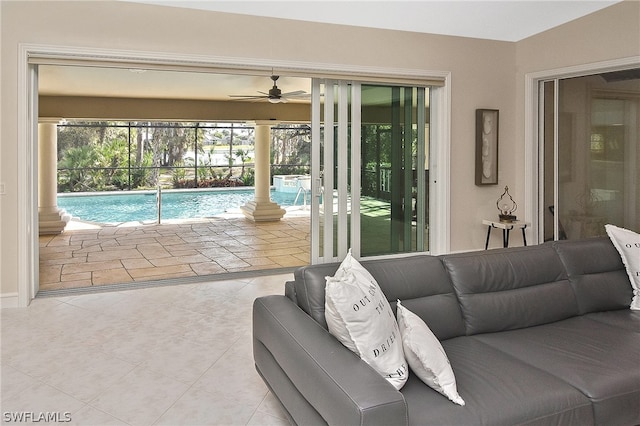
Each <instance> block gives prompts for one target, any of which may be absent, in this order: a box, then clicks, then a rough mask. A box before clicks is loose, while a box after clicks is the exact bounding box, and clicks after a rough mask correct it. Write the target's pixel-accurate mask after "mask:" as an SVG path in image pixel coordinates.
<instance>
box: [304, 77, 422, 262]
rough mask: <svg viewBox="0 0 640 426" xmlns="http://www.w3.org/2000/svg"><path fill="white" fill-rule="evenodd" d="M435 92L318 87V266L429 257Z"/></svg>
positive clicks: (319, 83) (314, 225)
mask: <svg viewBox="0 0 640 426" xmlns="http://www.w3.org/2000/svg"><path fill="white" fill-rule="evenodd" d="M427 111H428V89H426V88H416V87H400V86H385V85H372V84H360V83H358V82H345V81H331V80H320V79H315V80H314V81H313V87H312V109H311V115H312V119H311V121H312V159H311V164H312V171H311V176H312V193H313V194H314V197H313V199H312V216H311V230H312V244H311V247H312V248H311V260H312V263H323V262H332V261H337V260H340V259H342V258H343V257H344V256H345V255H346V253H347V250H349V249H351V250H352V253H353V254H354V256H356V257H366V256H380V255H393V254H401V253H410V252H419V251H426V250H428V240H429V238H428V221H427V218H428V206H429V197H428V188H429V181H428V172H429V161H428V135H429V126H428V123H427Z"/></svg>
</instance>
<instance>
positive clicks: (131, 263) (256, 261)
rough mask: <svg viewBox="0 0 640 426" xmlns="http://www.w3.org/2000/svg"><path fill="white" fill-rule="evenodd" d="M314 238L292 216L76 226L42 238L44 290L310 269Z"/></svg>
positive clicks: (305, 217)
mask: <svg viewBox="0 0 640 426" xmlns="http://www.w3.org/2000/svg"><path fill="white" fill-rule="evenodd" d="M297 208H298V209H300V207H297ZM309 234H310V219H309V211H308V210H291V209H288V211H287V214H286V215H285V217H284V218H283V219H282V220H280V221H278V222H264V223H254V222H252V221H250V220H247V219H245V218H244V217H243V216H242V214H241V213H239V211H238V212H236V213H231V214H225V215H221V216H216V217H214V218H209V219H198V220H179V221H164V222H163V223H162V224H160V225H156V224H141V223H140V222H135V223H125V224H121V225H118V226H115V225H112V226H96V225H92V224H87V223H82V222H78V221H72V222H70V223H69V224H68V225H67V229H66V230H65V232H63V233H62V234H60V235H55V236H53V235H45V236H40V253H39V256H40V290H43V291H46V290H59V289H67V288H78V287H91V286H101V285H108V284H116V283H118V284H120V283H135V282H145V281H153V280H158V279H175V278H185V277H198V276H208V275H214V274H224V273H229V272H243V271H255V270H268V269H279V268H293V267H297V266H302V265H306V264H308V263H309V259H310V257H309V256H310V255H309V251H310V244H311V243H310V239H309Z"/></svg>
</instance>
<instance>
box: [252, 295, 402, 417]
mask: <svg viewBox="0 0 640 426" xmlns="http://www.w3.org/2000/svg"><path fill="white" fill-rule="evenodd" d="M253 336H254V339H257V340H258V341H259V342H260V343H262V344H263V345H264V347H266V349H267V350H268V351H269V352H270V354H271V356H272V357H273V359H275V361H276V362H277V363H278V365H279V367H280V368H281V369H282V371H283V372H284V374H286V376H287V378H288V379H289V380H290V381H291V382H292V383H293V385H294V386H295V388H296V389H297V390H298V391H299V393H300V394H301V395H302V397H303V398H304V399H306V400H307V402H308V403H309V404H310V405H311V406H312V407H313V408H314V409H315V410H316V411H317V412H318V413H319V414H320V416H322V418H323V419H324V420H325V421H326V422H327V423H328V424H342V425H346V424H353V425H395V424H400V425H406V424H407V423H408V419H407V409H406V403H405V400H404V397H403V395H402V394H401V393H400V392H398V391H397V390H396V389H395V388H394V387H393V386H392V385H391V384H389V383H388V382H387V381H386V380H385V379H384V378H383V377H382V376H381V375H380V374H378V373H377V372H376V371H375V370H374V369H373V368H371V367H370V366H369V365H368V364H367V363H365V362H364V361H362V360H361V359H360V358H359V357H358V356H357V355H356V354H354V353H353V352H351V351H350V350H349V349H347V348H346V347H345V346H343V345H342V344H341V343H340V342H338V341H337V340H336V339H335V338H334V337H333V336H331V335H330V334H329V332H328V331H327V330H326V329H324V328H323V327H321V326H320V325H319V324H318V323H317V322H315V321H314V320H313V319H312V318H311V317H310V316H308V315H307V314H306V313H304V312H303V311H302V310H301V309H300V308H299V307H298V306H296V305H295V304H293V303H292V302H291V300H290V299H288V298H287V297H285V296H276V295H274V296H265V297H259V298H257V299H256V300H255V302H254V304H253ZM254 357H256V359H255V361H256V366H257V367H258V369H260V361H261V360H260V359H259V357H260V354H259V353H257V352H256V351H255V350H254ZM270 386H271V384H270ZM272 388H273V387H272ZM276 396H277V390H276ZM285 405H286V404H285Z"/></svg>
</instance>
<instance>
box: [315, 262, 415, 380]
mask: <svg viewBox="0 0 640 426" xmlns="http://www.w3.org/2000/svg"><path fill="white" fill-rule="evenodd" d="M326 280H327V281H326V282H327V284H326V287H325V318H326V320H327V325H328V328H329V332H330V333H331V334H332V335H334V336H335V337H336V338H337V339H338V340H339V341H340V342H341V343H342V344H343V345H345V346H346V347H347V348H349V349H351V350H352V351H353V352H355V353H356V354H358V355H359V356H360V358H362V360H364V361H365V362H366V363H368V364H369V365H370V366H371V367H373V368H374V369H375V370H376V371H377V372H378V373H380V374H381V375H382V376H383V377H384V378H385V379H387V380H388V381H389V383H391V384H392V385H393V386H394V387H395V388H396V389H400V388H402V386H404V384H405V383H406V381H407V379H408V377H409V368H408V367H407V362H406V360H405V359H404V353H403V350H402V341H401V340H400V330H399V329H398V323H397V322H396V318H395V316H394V315H393V311H392V310H391V306H390V305H389V302H388V301H387V298H386V297H385V295H384V294H383V293H382V290H381V289H380V286H379V285H378V283H377V282H376V280H375V278H373V276H372V275H371V274H370V273H369V272H368V271H367V270H366V269H365V268H364V267H363V266H362V265H361V264H360V263H359V262H358V261H357V260H356V259H354V258H353V257H352V256H351V250H349V253H348V254H347V257H346V258H345V259H344V261H343V262H342V264H341V265H340V267H339V268H338V270H337V271H336V274H335V275H334V276H333V277H326Z"/></svg>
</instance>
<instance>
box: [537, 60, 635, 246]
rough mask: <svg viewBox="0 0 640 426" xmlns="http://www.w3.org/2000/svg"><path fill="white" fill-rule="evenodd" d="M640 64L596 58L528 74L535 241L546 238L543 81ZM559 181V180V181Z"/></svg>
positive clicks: (621, 68) (616, 69)
mask: <svg viewBox="0 0 640 426" xmlns="http://www.w3.org/2000/svg"><path fill="white" fill-rule="evenodd" d="M635 67H640V56H631V57H628V58H620V59H614V60H610V61H602V62H594V63H590V64H582V65H576V66H570V67H563V68H556V69H552V70H546V71H538V72H533V73H528V74H526V75H525V93H524V101H525V105H524V106H525V111H524V131H525V134H524V136H525V139H524V148H525V205H527V206H531V207H530V208H528V209H527V210H526V211H525V221H526V222H530V223H531V225H532V226H531V232H532V234H533V235H534V238H536V241H535V242H534V243H541V242H542V241H544V235H543V232H544V230H543V227H542V226H541V223H543V222H542V221H543V216H542V215H543V213H544V212H543V211H542V210H541V209H540V206H541V205H542V204H543V203H542V200H541V197H542V196H543V195H544V193H543V191H542V190H541V188H544V186H543V185H544V183H543V178H544V176H543V174H542V173H541V169H540V167H541V160H540V159H541V158H543V157H542V153H541V149H542V148H543V146H542V144H541V143H540V135H541V130H540V126H541V125H542V124H543V122H542V120H540V119H539V117H540V111H539V101H540V93H539V89H538V88H539V84H540V83H541V82H543V81H548V80H554V79H562V78H572V77H583V76H586V75H590V74H600V73H604V72H610V71H620V70H623V69H628V68H635ZM556 183H557V181H556Z"/></svg>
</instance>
